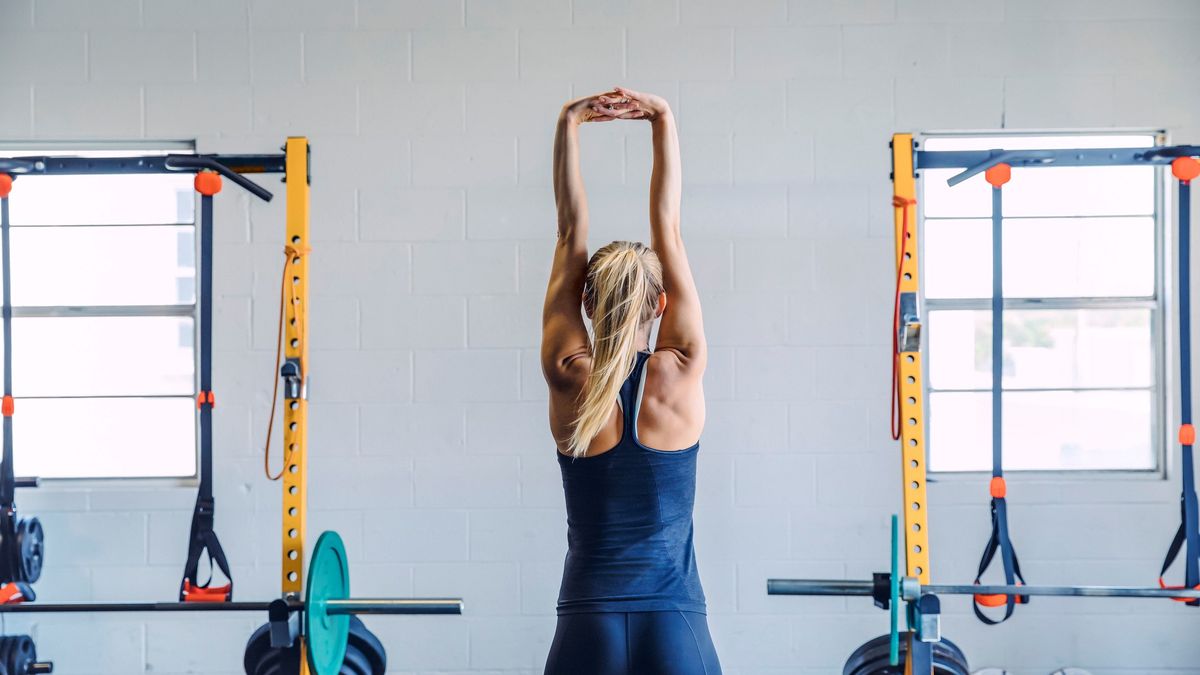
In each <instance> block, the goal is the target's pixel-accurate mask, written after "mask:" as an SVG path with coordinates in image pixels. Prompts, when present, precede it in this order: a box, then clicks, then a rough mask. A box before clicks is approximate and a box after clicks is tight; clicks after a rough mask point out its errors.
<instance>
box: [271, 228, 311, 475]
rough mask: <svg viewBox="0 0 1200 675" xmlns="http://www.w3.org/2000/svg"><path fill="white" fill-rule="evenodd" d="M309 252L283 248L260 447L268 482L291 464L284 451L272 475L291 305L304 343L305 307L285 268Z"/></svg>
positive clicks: (289, 454) (289, 455)
mask: <svg viewBox="0 0 1200 675" xmlns="http://www.w3.org/2000/svg"><path fill="white" fill-rule="evenodd" d="M311 252H312V249H311V248H309V247H307V246H294V245H292V244H286V245H285V246H284V247H283V255H284V263H283V276H282V278H281V279H280V280H279V332H278V334H277V335H276V336H275V371H274V377H275V386H274V388H273V389H272V391H271V414H270V416H268V417H267V441H266V444H265V445H264V446H263V473H265V474H266V476H267V480H271V481H276V480H279V479H280V478H283V472H284V471H286V470H287V466H288V464H291V462H292V448H284V449H283V466H282V467H280V469H279V473H274V474H273V473H271V436H272V435H273V434H274V431H275V407H276V405H277V404H278V402H279V380H281V379H283V378H282V377H281V376H280V374H279V367H280V366H282V365H283V333H284V331H283V325H284V319H285V318H286V316H287V305H288V304H289V303H290V304H291V305H292V307H293V309H294V311H295V313H296V324H295V325H296V331H297V339H299V340H300V342H301V344H303V342H304V334H303V331H304V318H303V313H304V311H305V309H304V307H303V306H302V305H301V303H300V302H299V301H298V299H297V298H296V286H295V284H289V283H288V267H289V266H290V265H291V264H292V261H293V260H298V259H300V258H302V257H304V256H306V255H308V254H309V253H311ZM300 379H301V381H303V379H304V364H303V363H301V364H300Z"/></svg>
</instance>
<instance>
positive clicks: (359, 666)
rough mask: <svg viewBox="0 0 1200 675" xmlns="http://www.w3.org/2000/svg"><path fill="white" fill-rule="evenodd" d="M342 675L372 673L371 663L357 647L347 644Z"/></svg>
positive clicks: (368, 674) (366, 674)
mask: <svg viewBox="0 0 1200 675" xmlns="http://www.w3.org/2000/svg"><path fill="white" fill-rule="evenodd" d="M340 675H371V663H370V661H368V660H367V657H366V656H364V655H363V653H362V652H360V651H358V648H357V647H355V646H353V645H350V644H347V645H346V656H345V658H344V659H343V660H342V670H341V673H340Z"/></svg>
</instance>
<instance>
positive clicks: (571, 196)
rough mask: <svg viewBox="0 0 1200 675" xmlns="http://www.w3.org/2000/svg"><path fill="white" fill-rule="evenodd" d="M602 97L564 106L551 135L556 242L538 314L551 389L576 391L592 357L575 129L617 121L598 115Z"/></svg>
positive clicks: (609, 114) (583, 203) (612, 116)
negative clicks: (586, 321)
mask: <svg viewBox="0 0 1200 675" xmlns="http://www.w3.org/2000/svg"><path fill="white" fill-rule="evenodd" d="M613 94H614V92H608V94H607V95H609V96H611V95H613ZM605 96H606V94H601V95H598V96H587V97H584V98H580V99H576V100H574V101H571V102H570V103H567V104H566V105H565V106H563V109H562V112H561V113H560V114H559V116H558V124H557V126H556V127H555V130H554V168H553V171H554V201H555V204H556V205H557V207H558V242H557V243H556V245H555V247H554V262H553V264H552V265H551V267H550V283H549V285H548V286H547V288H546V301H545V304H544V305H543V308H542V372H543V374H544V375H545V377H546V382H548V383H549V384H550V386H551V388H554V389H564V388H570V387H573V386H578V385H579V384H581V383H582V381H583V378H586V376H587V369H586V368H581V367H580V365H581V363H582V362H584V361H585V360H586V358H587V357H588V356H589V354H590V352H589V346H588V334H587V328H586V327H585V326H584V323H583V316H582V314H581V310H580V307H581V302H582V298H583V282H584V275H585V274H586V272H587V233H588V209H587V192H586V191H585V190H584V187H583V175H582V174H581V173H580V170H579V126H580V125H581V124H584V123H585V122H602V121H608V120H612V119H619V118H620V117H621V114H620V113H614V112H613V111H609V112H607V113H606V112H601V110H602V109H603V108H604V106H603V104H601V103H600V101H601V100H602V99H603V98H604V97H605Z"/></svg>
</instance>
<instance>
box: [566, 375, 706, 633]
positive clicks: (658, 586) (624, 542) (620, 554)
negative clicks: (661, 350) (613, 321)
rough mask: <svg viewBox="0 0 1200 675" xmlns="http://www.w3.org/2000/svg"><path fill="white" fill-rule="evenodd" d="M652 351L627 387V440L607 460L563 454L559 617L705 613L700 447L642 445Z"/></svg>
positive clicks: (623, 408)
mask: <svg viewBox="0 0 1200 675" xmlns="http://www.w3.org/2000/svg"><path fill="white" fill-rule="evenodd" d="M649 358H650V354H649V353H648V352H640V353H639V354H638V355H637V361H636V363H635V365H634V368H633V372H631V373H630V374H629V377H628V379H626V380H625V384H624V385H623V386H622V387H621V396H620V405H621V412H622V417H623V420H624V421H623V429H622V431H621V440H620V442H618V443H617V445H616V446H615V447H614V448H613V449H611V450H609V451H608V452H605V453H603V454H600V455H594V456H591V457H580V458H577V459H573V458H571V457H568V456H566V455H563V454H562V453H561V452H560V453H557V454H558V464H559V467H560V468H561V469H562V480H563V492H564V493H565V494H566V500H567V559H566V563H565V564H564V566H563V578H562V586H561V587H560V589H559V593H558V613H559V614H577V613H582V612H652V611H669V610H680V611H685V612H704V611H705V606H704V591H703V589H702V588H701V587H700V575H699V572H698V571H697V569H696V553H695V550H694V549H693V547H692V507H693V505H694V504H695V501H696V453H697V451H698V450H699V449H700V444H699V443H697V444H696V445H693V446H692V447H690V448H688V449H686V450H679V451H673V452H664V451H661V450H654V449H651V448H647V447H646V446H644V445H642V444H641V443H640V442H638V439H637V414H638V408H639V407H640V405H641V400H642V396H641V394H642V386H643V384H644V383H645V374H644V373H645V366H646V361H647V359H649Z"/></svg>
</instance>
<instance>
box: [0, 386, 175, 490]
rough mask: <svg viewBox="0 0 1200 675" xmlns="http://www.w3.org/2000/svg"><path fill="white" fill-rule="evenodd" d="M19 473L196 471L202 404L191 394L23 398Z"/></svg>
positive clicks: (17, 435) (17, 423) (17, 421)
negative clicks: (198, 418) (198, 417)
mask: <svg viewBox="0 0 1200 675" xmlns="http://www.w3.org/2000/svg"><path fill="white" fill-rule="evenodd" d="M17 410H18V411H19V414H18V415H17V416H16V417H15V418H14V424H13V435H14V438H13V445H14V449H15V452H14V456H15V458H16V463H15V465H14V467H15V471H16V473H17V475H19V476H53V477H55V478H60V477H61V478H84V477H87V478H92V477H152V476H192V475H195V473H196V450H195V448H196V403H195V401H194V400H193V399H191V398H190V397H189V398H158V399H153V398H151V399H147V398H122V399H27V400H18V401H17Z"/></svg>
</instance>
